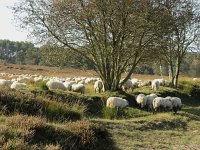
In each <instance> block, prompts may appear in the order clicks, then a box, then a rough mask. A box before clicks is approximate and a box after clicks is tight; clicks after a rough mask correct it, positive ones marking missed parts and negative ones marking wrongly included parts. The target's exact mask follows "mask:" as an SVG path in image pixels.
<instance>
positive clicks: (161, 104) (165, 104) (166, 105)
mask: <svg viewBox="0 0 200 150" xmlns="http://www.w3.org/2000/svg"><path fill="white" fill-rule="evenodd" d="M153 108H154V111H158V110H161V108H163V109H164V110H168V109H169V110H171V109H172V102H171V101H170V98H169V97H166V98H163V97H156V98H155V99H154V100H153Z"/></svg>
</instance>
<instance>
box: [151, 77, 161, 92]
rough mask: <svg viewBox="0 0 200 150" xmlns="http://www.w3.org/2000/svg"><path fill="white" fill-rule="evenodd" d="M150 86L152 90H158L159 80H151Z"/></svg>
mask: <svg viewBox="0 0 200 150" xmlns="http://www.w3.org/2000/svg"><path fill="white" fill-rule="evenodd" d="M151 87H152V89H153V90H155V91H156V90H158V89H159V87H160V82H159V81H158V80H153V81H152V82H151Z"/></svg>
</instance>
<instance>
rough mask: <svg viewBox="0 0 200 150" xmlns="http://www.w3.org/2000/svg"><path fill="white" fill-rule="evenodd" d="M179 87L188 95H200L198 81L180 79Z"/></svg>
mask: <svg viewBox="0 0 200 150" xmlns="http://www.w3.org/2000/svg"><path fill="white" fill-rule="evenodd" d="M179 89H181V90H183V92H184V93H186V94H188V96H191V97H195V98H197V97H199V96H200V83H199V82H191V81H181V82H180V83H179Z"/></svg>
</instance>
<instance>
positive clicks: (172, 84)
mask: <svg viewBox="0 0 200 150" xmlns="http://www.w3.org/2000/svg"><path fill="white" fill-rule="evenodd" d="M174 78H175V77H174V70H173V63H172V62H170V63H169V80H170V86H171V87H174Z"/></svg>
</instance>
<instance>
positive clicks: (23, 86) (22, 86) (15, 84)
mask: <svg viewBox="0 0 200 150" xmlns="http://www.w3.org/2000/svg"><path fill="white" fill-rule="evenodd" d="M10 88H11V89H16V90H21V89H26V88H27V85H26V84H25V83H19V82H17V81H15V82H13V83H12V85H11V86H10Z"/></svg>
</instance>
